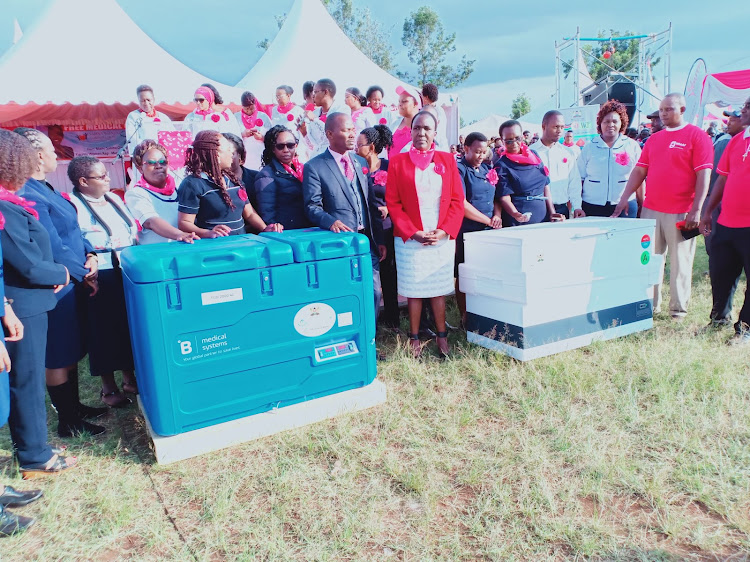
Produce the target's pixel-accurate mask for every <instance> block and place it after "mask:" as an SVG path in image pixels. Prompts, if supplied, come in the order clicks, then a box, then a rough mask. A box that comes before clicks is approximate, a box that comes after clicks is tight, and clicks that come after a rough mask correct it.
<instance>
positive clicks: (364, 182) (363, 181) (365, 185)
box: [346, 152, 370, 212]
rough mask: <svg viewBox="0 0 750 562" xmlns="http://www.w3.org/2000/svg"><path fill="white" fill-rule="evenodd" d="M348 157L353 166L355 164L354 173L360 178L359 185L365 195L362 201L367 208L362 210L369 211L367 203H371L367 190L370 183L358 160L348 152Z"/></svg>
mask: <svg viewBox="0 0 750 562" xmlns="http://www.w3.org/2000/svg"><path fill="white" fill-rule="evenodd" d="M346 157H347V158H349V161H350V162H351V163H352V166H354V175H355V177H356V178H357V179H359V185H360V187H361V188H362V196H363V197H364V201H363V202H362V204H363V205H364V206H365V209H363V210H362V212H367V205H368V204H369V201H368V200H367V190H368V188H369V185H370V184H369V182H368V181H367V177H366V176H365V173H364V172H363V171H362V166H359V165H358V164H357V161H356V160H355V159H354V158H352V157H351V156H350V155H349V153H348V152H347V154H346Z"/></svg>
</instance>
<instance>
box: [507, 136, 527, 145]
mask: <svg viewBox="0 0 750 562" xmlns="http://www.w3.org/2000/svg"><path fill="white" fill-rule="evenodd" d="M523 141H524V139H523V137H516V138H514V139H503V142H504V143H505V144H518V143H521V142H523Z"/></svg>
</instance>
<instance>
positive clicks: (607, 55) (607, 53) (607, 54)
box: [602, 51, 612, 59]
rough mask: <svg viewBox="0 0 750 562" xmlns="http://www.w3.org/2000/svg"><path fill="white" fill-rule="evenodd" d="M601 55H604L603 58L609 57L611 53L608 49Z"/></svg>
mask: <svg viewBox="0 0 750 562" xmlns="http://www.w3.org/2000/svg"><path fill="white" fill-rule="evenodd" d="M602 56H603V57H604V58H605V59H608V58H609V57H611V56H612V53H610V52H609V51H604V54H603V55H602Z"/></svg>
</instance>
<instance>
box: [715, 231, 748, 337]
mask: <svg viewBox="0 0 750 562" xmlns="http://www.w3.org/2000/svg"><path fill="white" fill-rule="evenodd" d="M708 266H709V271H710V273H711V291H712V293H713V309H712V311H711V319H712V320H722V319H724V318H727V319H729V316H730V315H731V310H732V300H731V299H732V297H733V296H734V289H736V288H737V280H738V278H739V276H740V274H741V273H742V270H743V269H744V270H745V275H746V276H748V277H749V278H750V227H747V228H729V227H727V226H722V225H720V224H717V225H716V230H714V232H713V236H712V240H711V256H710V257H709V261H708ZM747 297H748V289H745V302H744V304H743V305H742V309H741V310H740V317H739V320H738V321H737V323H736V324H735V325H734V327H735V329H736V330H738V331H739V330H740V328H741V327H742V323H743V322H744V323H745V324H746V325H747V326H750V302H748V298H747ZM717 312H719V313H726V315H725V316H714V315H715V314H716V313H717ZM747 326H746V327H747Z"/></svg>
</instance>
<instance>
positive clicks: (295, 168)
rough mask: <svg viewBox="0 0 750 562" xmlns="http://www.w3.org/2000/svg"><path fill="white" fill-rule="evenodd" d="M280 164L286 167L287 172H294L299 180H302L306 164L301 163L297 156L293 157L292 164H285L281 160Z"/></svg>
mask: <svg viewBox="0 0 750 562" xmlns="http://www.w3.org/2000/svg"><path fill="white" fill-rule="evenodd" d="M279 164H281V167H282V168H284V169H285V170H286V171H287V172H289V173H290V174H292V175H293V176H294V177H295V178H297V179H298V180H299V181H302V173H303V171H304V169H305V166H304V165H303V164H301V163H300V161H299V160H298V159H297V157H296V156H295V157H294V158H292V165H291V166H287V165H286V164H284V163H283V162H282V161H281V160H279Z"/></svg>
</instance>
